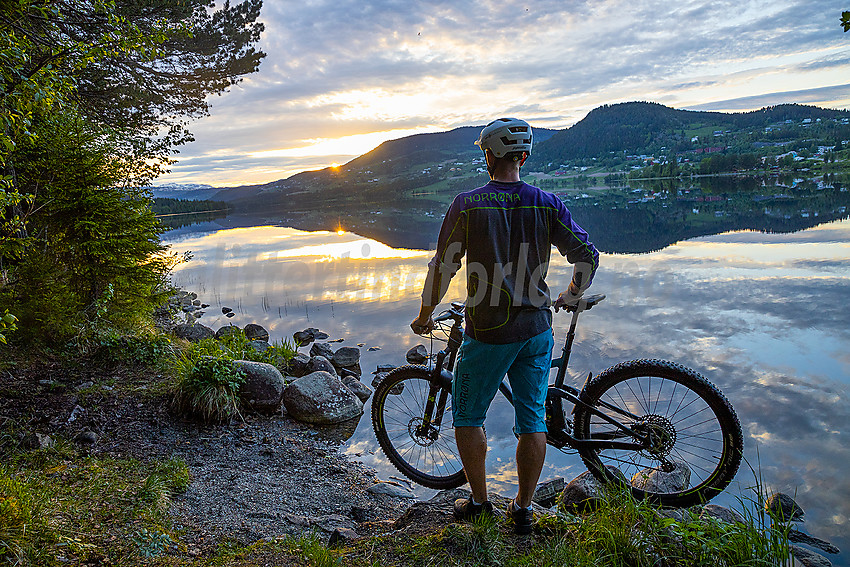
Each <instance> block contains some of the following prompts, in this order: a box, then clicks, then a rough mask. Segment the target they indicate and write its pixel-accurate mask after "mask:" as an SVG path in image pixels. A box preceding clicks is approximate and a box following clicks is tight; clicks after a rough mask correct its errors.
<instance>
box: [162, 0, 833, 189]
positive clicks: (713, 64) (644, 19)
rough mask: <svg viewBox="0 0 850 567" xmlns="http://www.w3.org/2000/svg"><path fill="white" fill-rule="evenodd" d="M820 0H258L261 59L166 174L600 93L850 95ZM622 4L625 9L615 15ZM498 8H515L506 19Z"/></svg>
mask: <svg viewBox="0 0 850 567" xmlns="http://www.w3.org/2000/svg"><path fill="white" fill-rule="evenodd" d="M840 12H841V7H840V6H839V5H837V4H836V3H835V2H831V1H826V0H778V1H776V2H770V3H757V4H755V3H748V2H743V3H742V2H731V1H726V0H721V1H720V2H711V3H709V2H707V1H705V0H685V1H683V2H679V3H677V4H676V5H675V7H672V8H671V6H670V4H669V3H665V2H661V1H660V0H638V1H636V2H631V3H629V4H628V6H627V8H626V5H625V4H624V3H622V2H621V1H619V0H603V1H599V2H589V3H568V4H564V3H562V2H557V1H555V0H541V1H539V2H535V3H533V4H531V5H529V6H520V5H515V4H510V3H505V4H487V5H486V7H482V6H481V5H479V4H478V3H474V2H471V1H468V0H460V1H458V2H453V3H451V4H443V3H437V4H433V3H415V2H414V3H406V4H405V3H403V4H396V3H382V2H376V3H370V4H369V5H368V6H364V5H363V3H362V2H353V1H351V0H341V1H336V2H334V3H330V2H327V1H326V0H319V1H317V2H311V3H308V4H306V5H303V6H300V7H299V10H297V11H295V12H294V11H293V10H291V9H289V7H288V6H287V5H285V4H283V3H274V2H267V3H266V4H264V6H263V10H262V14H261V16H260V17H261V19H262V20H263V22H264V24H265V28H266V31H265V32H264V34H263V37H262V39H261V45H260V48H261V49H262V50H263V51H264V52H266V53H267V57H266V58H265V59H264V61H263V62H262V64H261V66H260V69H259V72H258V73H256V74H254V75H250V76H247V77H246V78H245V80H244V81H243V82H242V83H240V84H239V85H237V86H235V87H234V88H233V89H232V90H231V91H230V92H229V93H227V94H225V95H224V96H222V97H221V98H218V99H215V100H213V101H212V105H213V106H212V110H211V115H210V116H209V117H206V118H204V119H202V120H199V121H198V122H195V123H194V124H192V125H191V129H192V131H193V133H194V134H195V138H196V140H197V141H196V142H193V143H191V144H188V145H186V146H185V147H184V148H183V149H182V151H181V154H180V156H179V160H180V161H179V162H178V163H177V164H175V165H174V166H173V168H172V173H171V174H169V175H167V176H165V177H163V178H161V179H160V180H159V182H160V183H168V182H171V183H207V184H211V185H217V186H226V185H238V184H246V183H265V182H270V181H274V180H277V179H282V178H285V177H288V176H291V175H293V174H295V173H297V172H301V171H305V170H311V169H321V168H325V167H329V166H332V165H334V164H336V165H335V166H340V167H341V166H343V165H344V164H345V163H347V162H348V161H350V160H351V159H353V158H355V157H357V156H359V155H361V154H364V153H366V152H368V151H370V150H372V149H373V148H375V147H376V146H378V145H379V144H381V143H382V142H384V141H386V140H390V139H395V138H401V137H404V136H409V135H411V134H416V133H421V132H438V131H447V130H450V129H452V128H455V127H458V126H470V125H483V124H485V123H486V122H488V121H489V120H491V119H492V118H494V117H496V116H500V115H509V116H518V117H521V118H524V119H526V120H528V121H529V122H530V123H531V125H532V126H534V127H547V128H565V127H568V126H570V125H572V124H574V123H576V122H577V121H579V120H581V119H582V118H583V117H584V116H585V115H586V114H587V113H588V112H589V111H590V110H592V109H593V108H596V107H598V106H600V105H603V104H613V103H617V102H625V101H634V100H638V101H652V102H658V103H661V104H664V105H667V106H671V107H674V108H683V109H692V110H719V111H724V112H739V111H747V110H754V109H759V108H762V107H764V106H770V105H776V104H782V103H801V104H812V105H818V106H825V107H829V108H848V107H850V82H848V80H847V77H848V76H850V34H845V33H843V31H842V29H841V26H840V25H839V18H840V15H841V14H840ZM624 13H628V18H623V17H622V16H623V14H624ZM505 22H510V25H509V26H506V25H505Z"/></svg>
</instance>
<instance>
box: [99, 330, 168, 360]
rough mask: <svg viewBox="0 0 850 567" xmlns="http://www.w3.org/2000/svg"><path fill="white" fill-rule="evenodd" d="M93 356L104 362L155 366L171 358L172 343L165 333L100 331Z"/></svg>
mask: <svg viewBox="0 0 850 567" xmlns="http://www.w3.org/2000/svg"><path fill="white" fill-rule="evenodd" d="M94 343H95V348H96V351H95V358H96V359H97V360H99V361H102V362H104V363H106V364H113V365H114V364H128V365H143V366H155V365H158V364H161V363H163V362H165V361H166V360H168V359H169V358H173V357H174V356H175V354H176V350H175V348H174V345H173V344H172V343H171V339H169V338H168V337H167V336H165V335H159V334H155V333H144V334H140V335H129V336H124V335H120V334H118V333H102V334H99V335H98V336H97V337H96V338H95V339H94Z"/></svg>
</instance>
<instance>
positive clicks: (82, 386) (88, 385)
mask: <svg viewBox="0 0 850 567" xmlns="http://www.w3.org/2000/svg"><path fill="white" fill-rule="evenodd" d="M92 386H94V382H83V383H82V384H80V385H79V386H77V387H76V388H74V389H75V390H77V391H78V392H79V391H80V390H86V389H88V388H91V387H92Z"/></svg>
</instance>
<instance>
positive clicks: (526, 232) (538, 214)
mask: <svg viewBox="0 0 850 567" xmlns="http://www.w3.org/2000/svg"><path fill="white" fill-rule="evenodd" d="M553 244H554V245H555V246H556V247H557V248H558V250H559V251H560V253H561V254H562V255H564V256H566V257H567V260H568V261H569V262H570V263H572V264H575V265H576V268H577V269H576V270H575V271H574V275H573V281H574V282H575V284H576V285H577V286H579V287H580V288H581V289H585V288H587V286H589V285H590V282H591V280H592V279H593V275H594V273H595V272H596V267H597V266H598V264H599V253H598V252H597V250H596V248H595V247H594V246H593V244H591V243H590V242H589V241H588V236H587V232H585V231H584V230H583V229H582V228H581V227H580V226H578V224H576V223H575V221H573V219H572V215H570V212H569V210H567V207H566V206H564V203H563V202H562V201H561V200H560V199H559V198H558V197H556V196H555V195H553V194H551V193H548V192H546V191H542V190H540V189H538V188H537V187H534V186H532V185H529V184H527V183H525V182H522V181H519V182H516V183H502V182H498V181H491V182H490V183H488V184H487V185H485V186H484V187H479V188H478V189H474V190H472V191H468V192H465V193H461V194H459V195H458V196H457V197H455V199H454V201H453V202H452V204H451V206H450V207H449V210H448V212H447V213H446V216H445V218H444V219H443V225H442V227H441V228H440V236H439V240H438V242H437V253H436V254H435V255H434V258H433V259H432V260H431V261H430V262H429V264H428V268H429V269H428V278H427V280H426V282H425V288H424V290H423V291H422V302H423V304H424V305H427V306H436V305H437V304H438V303H440V300H441V299H442V298H443V296H444V295H445V293H446V291H447V289H448V285H449V280H451V278H452V277H453V276H454V275H455V273H457V271H458V270H459V269H460V261H461V258H462V257H463V256H464V254H465V255H466V263H467V265H466V270H467V280H466V287H467V301H466V306H467V307H466V322H465V323H466V324H465V333H466V334H467V335H469V336H470V337H472V338H473V339H476V340H478V341H481V342H485V343H491V344H504V343H509V342H516V341H522V340H525V339H528V338H531V337H533V336H535V335H537V334H539V333H542V332H543V331H545V330H546V329H548V328H550V327H551V325H552V313H551V311H550V309H549V307H550V306H551V304H552V302H551V299H550V297H549V288H548V287H547V285H546V282H545V281H544V278H545V277H546V274H547V271H548V268H549V257H550V253H551V251H552V245H553Z"/></svg>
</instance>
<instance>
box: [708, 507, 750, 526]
mask: <svg viewBox="0 0 850 567" xmlns="http://www.w3.org/2000/svg"><path fill="white" fill-rule="evenodd" d="M706 516H710V517H712V518H717V519H718V520H722V521H724V522H726V523H727V524H743V523H745V522H744V518H742V517H741V515H740V514H739V513H738V512H736V511H735V510H733V509H731V508H727V507H725V506H719V505H717V504H706V505H705V506H703V507H702V511H701V512H700V514H699V517H700V518H705V517H706Z"/></svg>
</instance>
